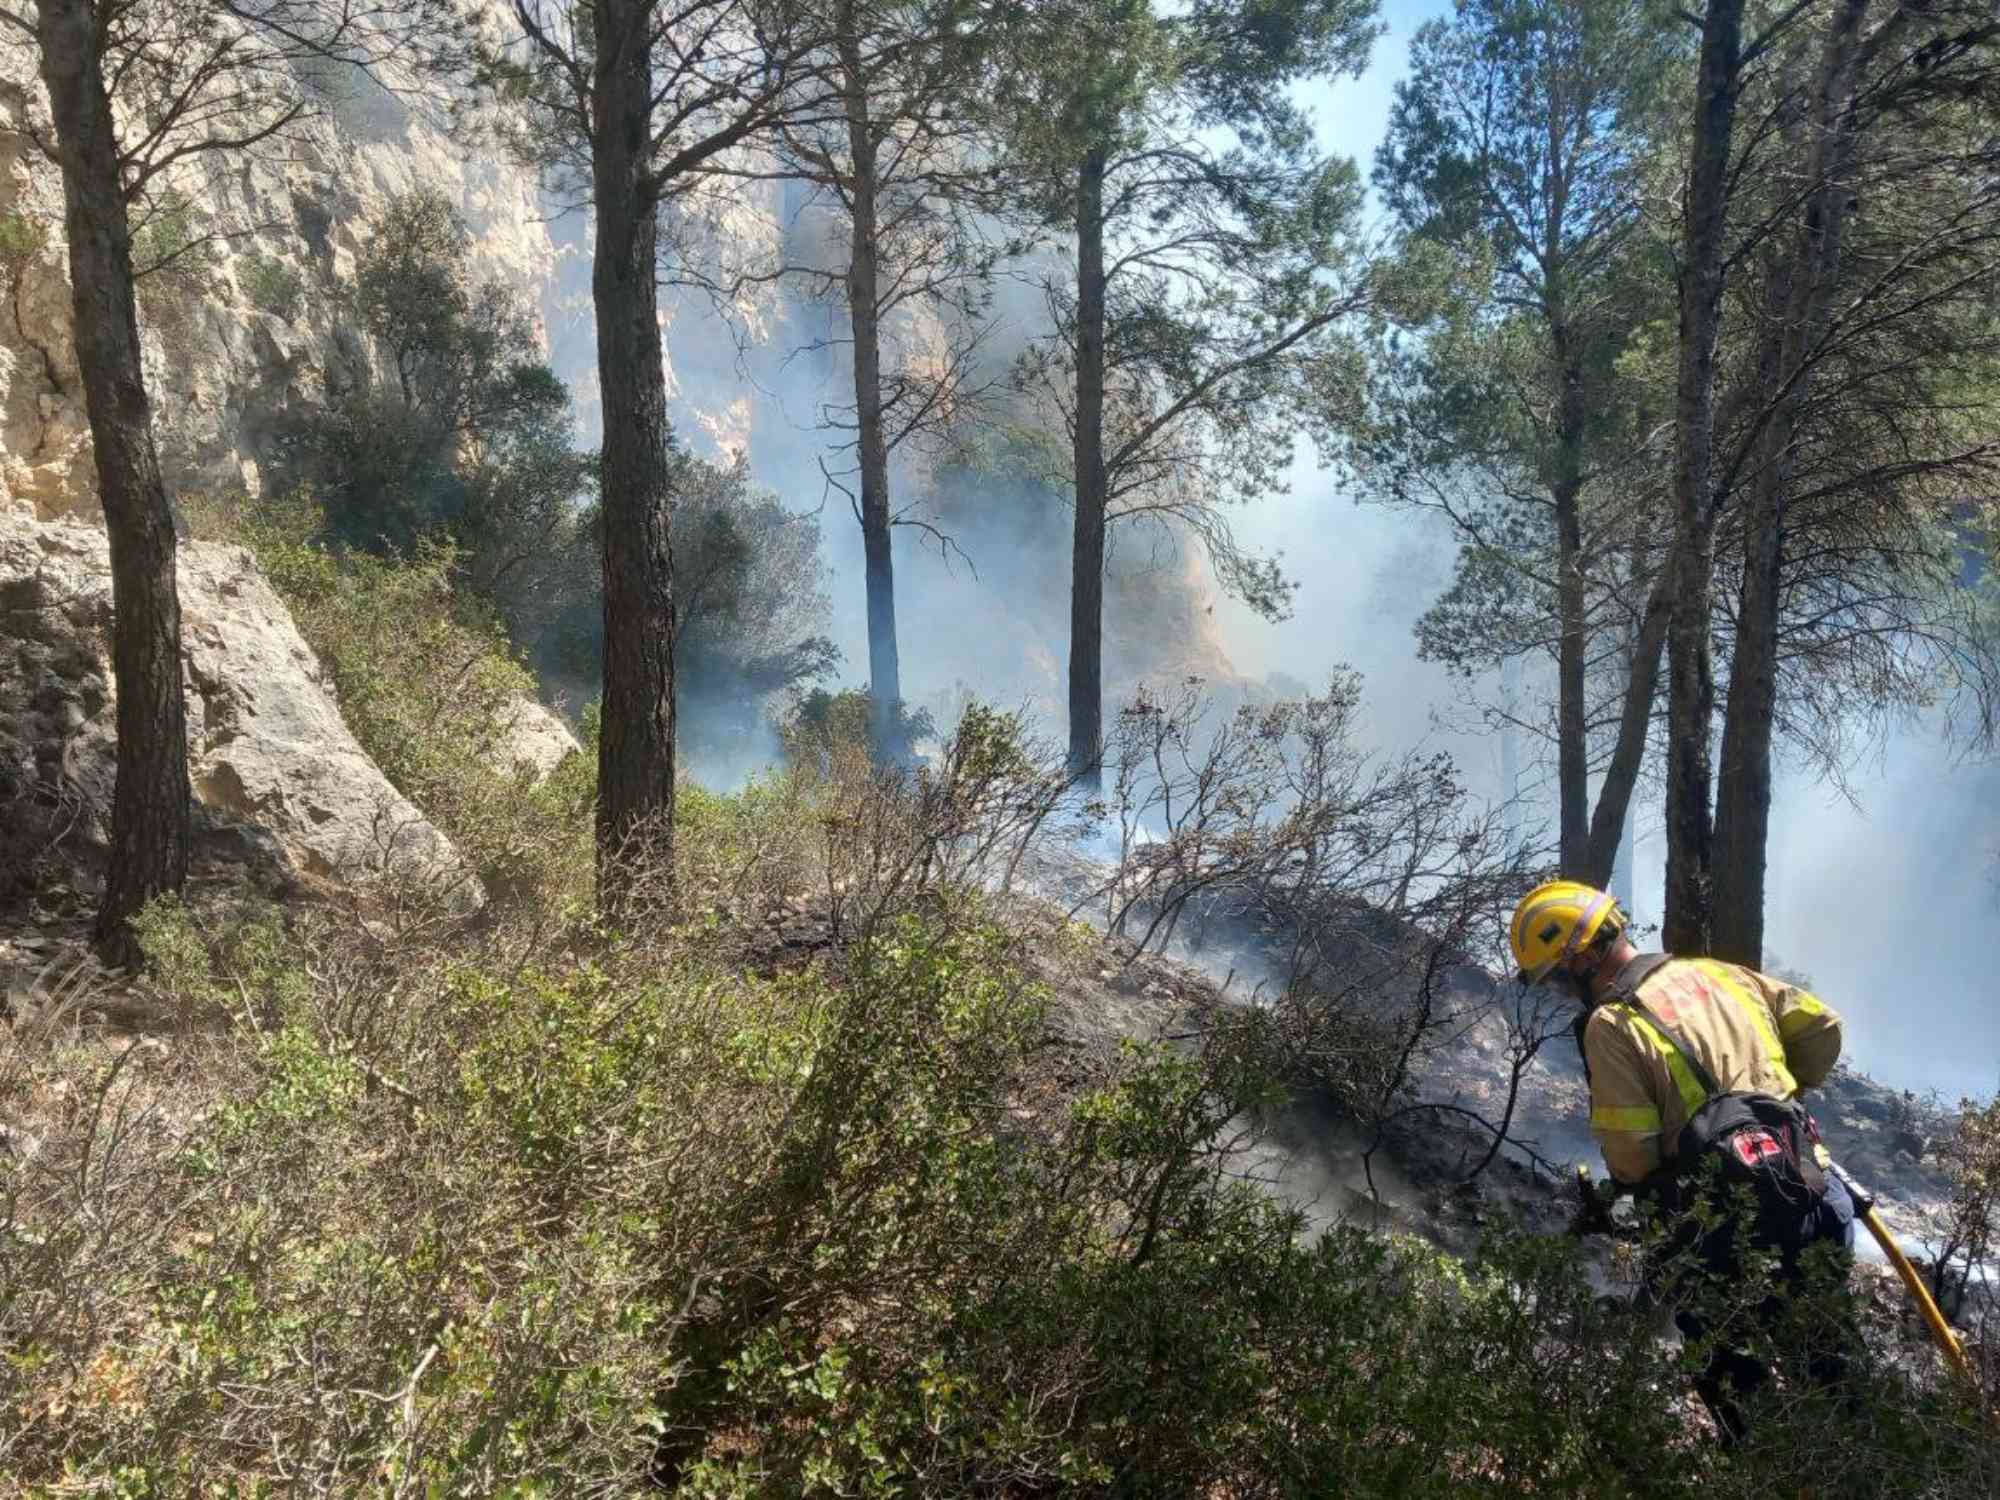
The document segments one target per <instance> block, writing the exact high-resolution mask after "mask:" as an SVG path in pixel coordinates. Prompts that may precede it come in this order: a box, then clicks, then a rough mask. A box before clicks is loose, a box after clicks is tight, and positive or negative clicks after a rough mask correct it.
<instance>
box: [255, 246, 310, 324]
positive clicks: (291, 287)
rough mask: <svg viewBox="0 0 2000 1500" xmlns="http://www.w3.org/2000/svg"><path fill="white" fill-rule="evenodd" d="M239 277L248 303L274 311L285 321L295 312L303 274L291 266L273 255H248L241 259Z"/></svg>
mask: <svg viewBox="0 0 2000 1500" xmlns="http://www.w3.org/2000/svg"><path fill="white" fill-rule="evenodd" d="M241 280H242V284H243V294H244V296H246V297H248V298H249V299H250V305H251V306H252V307H256V308H261V309H262V310H263V311H265V312H268V313H275V314H277V316H279V317H281V318H283V319H284V320H285V321H286V322H288V323H289V322H290V321H291V320H292V319H293V318H295V317H297V316H298V312H299V298H300V297H301V296H302V295H303V294H304V292H305V278H304V277H303V276H301V275H300V274H299V273H298V271H297V270H295V269H294V268H293V267H292V266H290V265H288V264H286V263H285V262H284V261H282V260H279V259H277V258H276V257H275V256H269V255H252V256H250V257H249V258H248V259H247V260H246V261H245V262H244V265H243V270H242V273H241Z"/></svg>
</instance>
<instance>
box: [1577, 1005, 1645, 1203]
mask: <svg viewBox="0 0 2000 1500" xmlns="http://www.w3.org/2000/svg"><path fill="white" fill-rule="evenodd" d="M1583 1046H1584V1055H1585V1056H1586V1057H1587V1058H1588V1059H1589V1063H1590V1130H1591V1134H1593V1135H1595V1136H1596V1137H1597V1145H1598V1149H1599V1150H1600V1151H1602V1152H1603V1153H1604V1165H1605V1166H1606V1167H1607V1168H1609V1169H1610V1172H1611V1175H1612V1176H1613V1177H1615V1178H1617V1179H1618V1180H1619V1181H1620V1182H1625V1183H1634V1182H1638V1181H1639V1180H1640V1179H1641V1178H1645V1177H1650V1176H1651V1175H1652V1174H1653V1172H1654V1171H1655V1170H1656V1169H1657V1168H1658V1167H1659V1165H1660V1161H1661V1154H1662V1149H1663V1148H1662V1146H1661V1144H1660V1137H1661V1134H1662V1131H1663V1129H1664V1121H1663V1120H1662V1118H1661V1114H1660V1106H1659V1104H1658V1103H1657V1102H1655V1099H1654V1087H1653V1079H1652V1070H1651V1069H1650V1068H1649V1067H1648V1066H1647V1061H1646V1059H1645V1058H1644V1057H1643V1056H1642V1055H1641V1053H1640V1050H1639V1045H1638V1041H1637V1038H1636V1037H1634V1036H1633V1034H1632V1032H1631V1031H1630V1029H1629V1028H1627V1027H1623V1026H1620V1025H1618V1024H1617V1022H1616V1018H1614V1017H1613V1016H1611V1015H1610V1014H1608V1012H1607V1011H1606V1010H1605V1009H1603V1008H1600V1009H1599V1010H1598V1011H1596V1012H1594V1013H1593V1014H1592V1015H1591V1018H1590V1021H1589V1023H1588V1024H1587V1025H1586V1027H1585V1028H1584V1033H1583Z"/></svg>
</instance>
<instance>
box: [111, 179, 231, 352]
mask: <svg viewBox="0 0 2000 1500" xmlns="http://www.w3.org/2000/svg"><path fill="white" fill-rule="evenodd" d="M131 218H132V276H133V281H134V283H135V285H136V288H137V290H138V295H139V306H140V308H141V310H142V311H144V312H145V313H146V314H147V316H149V317H151V318H154V319H156V320H158V321H159V322H161V323H162V324H165V325H169V326H174V327H178V326H179V324H180V323H181V322H182V321H183V320H184V318H185V316H186V313H187V311H188V309H189V307H191V306H192V304H193V302H194V300H195V299H196V298H198V297H200V296H202V295H203V294H204V293H206V292H207V290H208V286H209V280H210V273H211V271H212V270H213V269H214V265H215V242H214V239H213V237H212V235H211V232H210V229H209V223H208V220H209V215H208V214H207V212H206V211H205V210H203V209H202V208H201V207H200V206H199V205H198V204H197V203H196V202H195V201H194V200H193V199H192V198H190V197H189V196H188V195H187V194H186V193H184V192H182V191H181V190H180V189H178V188H169V189H168V190H166V191H165V192H163V193H161V194H159V195H158V196H157V197H155V198H148V199H141V200H140V201H139V202H137V203H135V204H134V205H133V207H132V210H131Z"/></svg>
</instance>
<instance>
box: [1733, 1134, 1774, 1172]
mask: <svg viewBox="0 0 2000 1500" xmlns="http://www.w3.org/2000/svg"><path fill="white" fill-rule="evenodd" d="M1729 1145H1730V1148H1731V1149H1732V1150H1734V1151H1735V1152H1736V1159H1737V1160H1738V1161H1740V1162H1742V1163H1743V1165H1744V1166H1746V1167H1756V1166H1759V1165H1761V1164H1762V1163H1764V1162H1767V1161H1770V1160H1772V1159H1773V1158H1775V1157H1781V1156H1783V1155H1784V1154H1785V1148H1784V1147H1783V1146H1781V1145H1779V1144H1778V1138H1777V1137H1776V1136H1774V1135H1772V1134H1771V1132H1770V1131H1768V1130H1744V1131H1739V1132H1738V1133H1737V1134H1735V1135H1733V1136H1731V1137H1730V1138H1729Z"/></svg>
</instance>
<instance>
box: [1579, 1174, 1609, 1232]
mask: <svg viewBox="0 0 2000 1500" xmlns="http://www.w3.org/2000/svg"><path fill="white" fill-rule="evenodd" d="M1576 1198H1577V1206H1576V1212H1575V1214H1574V1216H1572V1217H1571V1219H1570V1221H1569V1232H1570V1233H1571V1234H1573V1235H1586V1234H1610V1233H1612V1232H1613V1231H1614V1230H1616V1228H1617V1225H1616V1224H1615V1223H1614V1222H1613V1220H1612V1217H1611V1205H1612V1204H1614V1203H1616V1202H1617V1201H1618V1184H1617V1183H1616V1182H1615V1181H1613V1180H1612V1179H1611V1178H1608V1177H1607V1178H1605V1179H1604V1180H1603V1181H1602V1182H1593V1181H1592V1180H1591V1176H1590V1168H1588V1167H1583V1166H1580V1167H1578V1168H1577V1169H1576Z"/></svg>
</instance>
